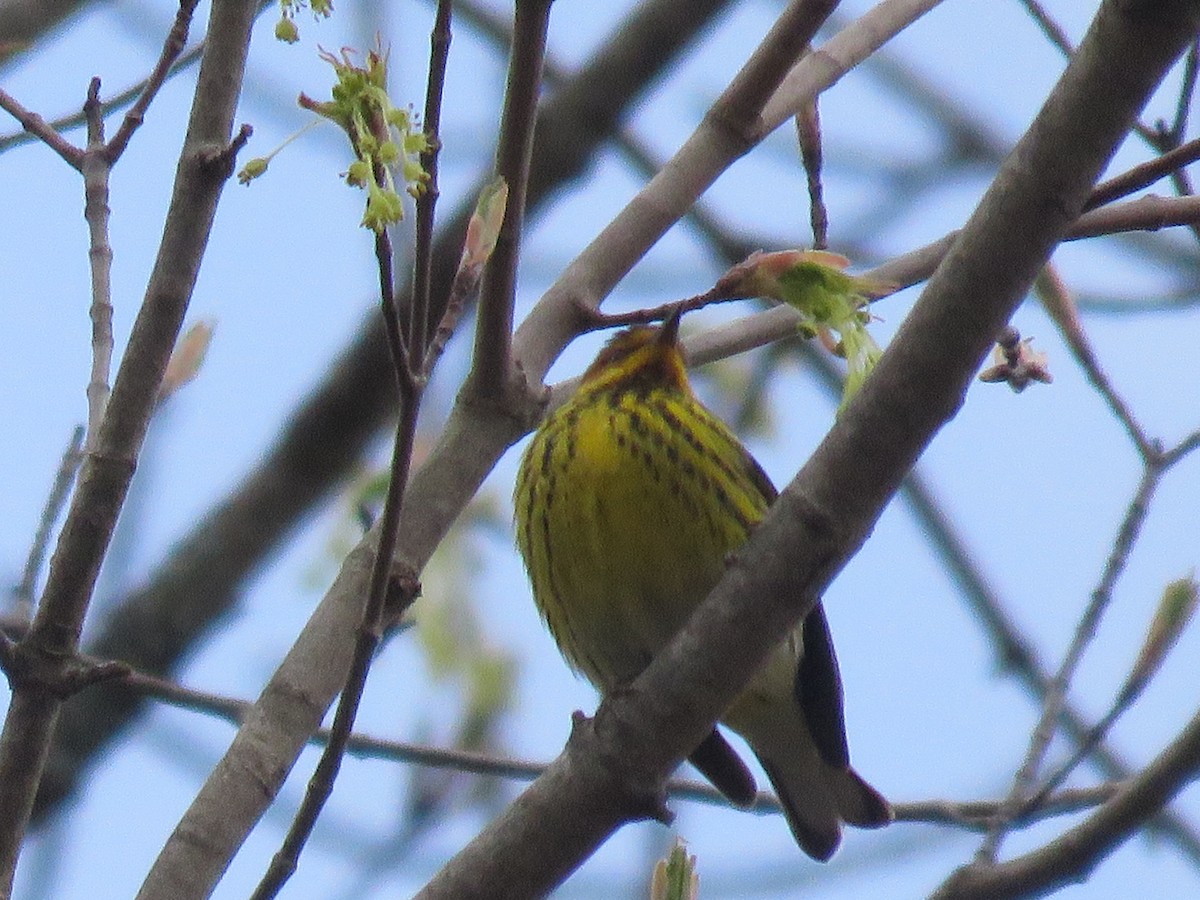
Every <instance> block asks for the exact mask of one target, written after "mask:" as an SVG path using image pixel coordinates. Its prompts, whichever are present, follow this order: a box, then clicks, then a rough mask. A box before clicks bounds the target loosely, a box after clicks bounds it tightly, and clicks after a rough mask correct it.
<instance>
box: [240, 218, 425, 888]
mask: <svg viewBox="0 0 1200 900" xmlns="http://www.w3.org/2000/svg"><path fill="white" fill-rule="evenodd" d="M375 257H376V262H377V264H378V267H379V281H380V310H381V312H382V315H383V319H384V326H385V328H386V331H387V335H388V346H389V348H390V350H391V352H392V365H393V370H394V373H395V378H396V385H397V388H398V389H399V394H400V410H399V413H400V414H399V421H398V423H397V426H396V435H395V442H394V444H393V448H392V462H391V471H390V474H389V478H388V489H387V495H386V498H385V500H384V505H383V512H382V514H381V515H380V530H379V541H378V544H377V545H376V550H375V558H374V561H373V563H372V566H371V580H370V585H369V587H368V590H367V599H366V603H365V604H364V607H363V614H362V621H361V623H360V624H359V627H358V631H357V634H356V635H355V642H354V655H353V657H352V660H351V663H350V669H349V671H348V672H347V675H346V684H345V687H344V688H343V689H342V693H341V697H340V699H339V700H338V706H337V711H336V713H334V718H333V727H332V728H331V729H330V735H329V742H328V743H327V744H326V746H325V750H324V752H323V753H322V754H321V759H320V761H319V762H318V763H317V767H316V770H315V771H314V772H313V775H312V777H311V778H310V779H309V782H308V789H307V790H306V791H305V793H304V800H303V802H302V803H301V804H300V808H299V809H298V810H297V811H296V816H295V818H294V819H293V821H292V825H291V827H290V828H289V829H288V833H287V835H286V836H285V838H284V840H283V844H282V845H281V846H280V848H279V850H278V851H277V852H276V853H275V855H274V856H273V857H272V859H271V864H270V866H269V867H268V868H267V871H266V873H265V874H264V875H263V878H262V880H261V881H260V882H259V884H258V886H257V887H256V888H255V890H254V893H253V894H252V895H251V898H252V900H269V898H273V897H276V896H278V894H279V891H280V890H282V889H283V886H284V884H286V883H287V880H288V879H289V878H290V877H291V876H292V874H293V873H294V872H295V871H296V867H297V865H298V864H299V860H300V854H301V853H302V852H303V850H304V846H305V844H307V843H308V839H309V837H310V836H311V835H312V830H313V828H315V827H316V824H317V819H318V818H319V817H320V815H321V811H322V810H323V809H324V808H325V804H326V802H327V801H328V800H329V797H330V796H331V794H332V793H333V785H334V782H335V781H336V780H337V776H338V772H339V770H340V769H341V764H342V759H343V757H344V756H345V752H346V747H347V744H348V742H349V739H350V733H351V731H352V730H353V728H354V719H355V717H356V716H357V714H358V706H359V703H360V702H361V700H362V694H363V690H364V688H365V687H366V683H367V675H368V674H369V673H370V669H371V660H372V659H373V658H374V656H375V651H376V649H377V648H378V647H379V642H380V640H381V639H382V637H383V631H384V615H385V609H386V607H387V605H388V601H389V599H396V600H397V601H398V602H397V603H396V606H397V609H396V610H395V614H396V615H399V614H400V613H402V612H403V611H404V609H406V608H407V607H408V605H409V604H411V603H412V601H413V600H415V599H416V598H417V595H418V593H419V590H420V588H419V585H418V584H417V580H416V576H415V574H411V573H410V574H408V575H403V574H401V573H396V572H395V571H394V570H393V558H394V554H395V548H396V539H397V536H398V534H399V528H400V510H401V505H402V503H403V500H404V490H405V487H406V486H407V484H408V473H409V468H410V466H411V463H412V450H413V443H414V441H415V438H416V430H417V412H418V410H419V408H420V401H421V393H422V383H421V382H420V380H419V379H418V378H416V377H415V376H414V373H413V372H412V370H411V368H410V366H411V363H410V357H409V354H408V347H407V345H406V343H405V341H404V338H403V325H402V323H401V319H400V312H399V310H398V309H397V307H396V302H395V287H394V284H395V279H394V273H393V271H392V259H393V255H392V242H391V239H390V238H389V237H388V232H387V230H386V229H381V230H380V231H378V232H376V234H375Z"/></svg>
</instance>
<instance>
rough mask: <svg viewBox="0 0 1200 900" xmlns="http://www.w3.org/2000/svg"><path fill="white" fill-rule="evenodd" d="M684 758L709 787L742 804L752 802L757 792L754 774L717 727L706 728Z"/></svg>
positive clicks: (736, 803) (745, 804) (745, 805)
mask: <svg viewBox="0 0 1200 900" xmlns="http://www.w3.org/2000/svg"><path fill="white" fill-rule="evenodd" d="M688 762H690V763H691V764H692V765H693V766H695V767H696V768H697V769H698V770H699V771H700V774H701V775H703V776H704V777H705V778H707V779H708V780H709V781H711V782H712V784H713V787H715V788H716V789H717V790H718V791H720V792H721V793H722V794H724V795H725V797H726V799H728V800H729V802H730V803H733V804H735V805H737V806H742V807H748V806H750V805H752V804H753V803H754V798H755V796H756V795H757V793H758V785H757V784H755V782H754V776H753V775H751V774H750V770H749V769H747V768H746V764H745V763H744V762H742V758H741V757H740V756H738V754H737V751H736V750H734V749H733V748H732V747H730V746H729V742H728V741H726V740H725V738H724V737H722V736H721V732H719V731H717V729H715V728H714V729H713V730H712V731H711V732H709V735H708V737H706V738H705V739H704V742H703V743H702V744H700V746H699V747H697V748H696V749H695V750H693V751H692V754H691V756H689V757H688Z"/></svg>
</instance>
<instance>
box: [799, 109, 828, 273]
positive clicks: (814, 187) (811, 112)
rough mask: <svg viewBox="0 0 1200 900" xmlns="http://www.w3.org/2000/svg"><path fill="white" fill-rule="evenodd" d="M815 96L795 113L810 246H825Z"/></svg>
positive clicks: (818, 129)
mask: <svg viewBox="0 0 1200 900" xmlns="http://www.w3.org/2000/svg"><path fill="white" fill-rule="evenodd" d="M817 103H818V101H817V98H816V97H814V98H813V99H812V101H811V102H809V103H808V104H806V105H805V106H804V108H803V109H801V110H800V112H798V113H796V134H797V136H798V137H799V139H800V157H801V159H802V160H803V162H804V176H805V179H806V180H807V182H808V216H809V222H810V223H811V225H812V233H813V247H814V249H817V250H824V249H826V248H827V247H828V246H829V213H828V212H827V211H826V210H825V197H824V193H825V192H824V189H823V187H822V185H821V165H822V154H821V111H820V107H819V106H818V105H817Z"/></svg>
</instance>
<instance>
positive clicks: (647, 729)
mask: <svg viewBox="0 0 1200 900" xmlns="http://www.w3.org/2000/svg"><path fill="white" fill-rule="evenodd" d="M1198 24H1200V9H1198V8H1197V6H1196V4H1194V3H1184V2H1180V0H1172V2H1165V0H1164V2H1156V3H1155V2H1145V3H1142V4H1139V5H1137V6H1135V7H1133V6H1130V5H1129V4H1125V3H1120V2H1114V0H1109V2H1106V3H1105V4H1104V5H1103V6H1102V7H1101V9H1100V11H1099V13H1098V14H1097V17H1096V20H1095V23H1094V24H1093V27H1092V29H1091V30H1090V31H1089V34H1088V37H1087V38H1086V39H1085V41H1084V43H1083V45H1082V46H1081V48H1080V51H1079V53H1078V54H1077V55H1076V57H1075V58H1074V60H1072V62H1071V64H1070V65H1069V66H1068V68H1067V71H1066V73H1065V74H1064V75H1063V78H1062V80H1061V81H1060V82H1059V84H1058V86H1057V87H1056V88H1055V90H1054V91H1053V92H1052V93H1051V95H1050V97H1049V98H1048V100H1047V101H1046V104H1045V105H1044V106H1043V108H1042V111H1041V112H1040V113H1039V115H1038V117H1037V118H1036V119H1035V121H1034V123H1033V125H1032V127H1031V128H1030V130H1029V131H1028V132H1027V133H1026V135H1025V137H1024V138H1022V140H1021V141H1020V142H1019V143H1018V145H1017V147H1016V148H1015V149H1014V151H1013V153H1012V154H1010V155H1009V157H1008V158H1007V159H1006V160H1005V163H1004V165H1003V166H1002V167H1001V169H1000V172H999V173H998V175H997V177H996V179H995V181H994V182H993V184H992V186H991V188H990V189H989V190H988V192H987V194H986V195H985V196H984V198H983V200H982V201H981V203H980V205H979V207H978V208H977V210H976V212H975V213H974V215H972V217H971V219H970V220H969V222H968V223H967V225H966V226H965V227H964V229H963V231H962V233H961V235H960V236H959V239H958V240H957V241H956V242H955V246H954V248H953V249H952V250H951V251H950V253H949V255H948V256H947V258H946V259H945V261H944V262H943V263H942V265H941V266H940V267H939V268H938V271H937V272H936V273H935V274H934V277H933V278H932V280H931V281H930V283H929V286H928V287H927V288H926V290H925V292H924V294H923V295H922V297H921V299H920V300H919V301H918V303H917V305H916V306H915V307H914V309H913V311H912V313H911V314H910V315H909V316H908V318H907V319H906V321H905V323H904V324H903V326H902V327H901V329H900V332H899V334H898V335H897V336H896V338H895V339H894V341H893V342H892V344H891V346H890V347H889V348H888V350H887V352H886V353H885V354H884V357H883V359H882V361H881V362H880V363H879V365H878V367H877V368H876V370H875V371H874V373H873V374H872V375H871V377H870V378H868V379H867V382H866V384H865V385H864V387H863V389H862V390H861V391H860V393H859V394H858V395H857V396H856V398H855V399H854V400H853V401H852V402H851V403H850V405H849V406H848V407H847V408H846V410H845V411H844V412H843V414H842V415H841V416H840V417H839V419H838V421H837V423H836V424H835V425H834V427H833V429H832V430H831V431H830V433H829V435H828V436H827V437H826V439H825V440H824V441H823V442H822V444H821V446H820V447H819V448H818V450H817V451H816V453H815V454H814V455H813V457H812V458H811V459H810V460H809V462H808V463H807V464H806V465H805V466H804V468H803V469H802V470H801V471H800V473H799V474H798V475H797V476H796V478H795V479H794V480H793V482H792V483H791V484H790V485H789V486H788V488H787V489H786V490H785V491H784V492H783V493H782V494H781V495H780V498H779V501H778V502H777V503H776V504H775V505H774V506H773V507H772V508H771V510H770V512H769V513H768V515H767V518H766V520H765V521H764V523H763V524H762V526H761V527H760V528H759V529H757V530H756V531H755V533H754V535H753V536H752V537H751V539H750V542H749V543H748V544H747V545H746V547H745V549H744V550H743V552H742V553H740V554H739V557H738V559H737V560H736V562H735V563H734V564H733V565H732V566H731V568H730V569H729V570H728V571H727V573H726V575H725V577H724V578H723V579H722V580H721V582H720V584H719V585H718V586H717V588H716V589H715V590H714V591H713V593H712V595H710V597H709V598H708V599H707V600H706V601H705V602H704V604H703V605H702V606H701V607H700V608H699V609H698V610H697V612H696V614H695V615H694V616H693V617H692V619H691V621H690V622H689V624H688V625H687V626H686V627H685V628H684V629H683V631H682V632H681V633H680V634H678V635H677V636H676V638H675V639H674V640H672V641H671V643H670V644H669V645H668V646H667V647H666V648H665V649H664V650H663V651H662V652H661V653H659V654H658V656H656V657H655V659H654V661H653V662H652V663H651V664H650V666H649V667H648V668H647V669H646V670H645V672H643V673H642V675H641V676H640V677H639V678H638V679H637V680H636V681H635V682H634V683H633V684H632V685H631V686H630V688H629V689H628V690H627V691H623V692H620V693H617V694H613V695H610V696H609V698H607V699H606V700H605V701H604V703H602V704H601V707H600V710H599V711H598V712H597V715H596V718H595V720H594V721H592V722H591V723H584V724H581V725H580V726H579V727H577V728H576V729H575V730H574V732H573V734H572V737H571V740H570V741H569V742H568V745H567V748H566V750H565V751H564V753H563V755H562V756H560V757H559V759H558V760H556V761H555V763H554V764H552V765H551V767H550V768H549V769H548V770H547V772H546V774H545V775H543V776H542V777H541V778H539V779H538V780H537V781H536V782H534V784H533V785H532V786H531V787H530V788H529V789H528V790H526V791H525V793H524V794H522V795H521V797H520V798H518V799H517V801H515V802H514V803H513V804H512V805H511V806H510V807H509V808H508V809H507V810H506V811H505V812H504V813H503V814H502V815H501V816H500V817H499V818H498V819H496V820H494V821H493V822H492V823H491V824H490V825H489V826H488V827H487V828H485V829H484V831H483V832H482V833H481V834H480V835H479V837H477V838H476V839H475V840H474V841H473V842H472V843H471V844H470V845H469V846H468V847H467V848H465V849H464V850H463V851H462V852H461V853H459V854H458V855H457V856H456V857H455V858H454V859H453V860H451V861H450V863H448V864H447V866H446V867H445V868H444V869H443V870H442V871H441V872H440V873H439V874H438V876H436V877H435V879H434V880H433V881H432V882H430V884H429V885H427V887H426V889H425V890H424V891H423V892H422V894H421V895H420V896H422V897H424V898H435V897H456V898H461V897H476V896H478V897H482V896H490V895H494V894H489V889H494V887H495V886H496V885H500V884H503V885H504V886H505V887H507V888H511V889H512V890H513V891H514V893H515V894H517V895H535V894H541V893H545V892H546V891H547V890H549V889H550V888H551V887H552V886H553V885H554V884H556V883H557V882H558V881H559V880H560V879H561V878H563V877H565V875H566V874H567V873H568V872H569V871H571V870H572V869H573V868H574V866H576V865H578V864H579V862H581V861H582V860H583V859H584V858H585V857H586V855H587V854H588V853H590V852H591V850H592V848H594V847H595V846H596V845H598V844H599V843H600V842H601V841H603V840H604V839H605V838H606V837H607V836H608V835H609V834H610V833H611V832H612V831H613V830H614V829H615V828H616V827H617V826H618V825H619V824H621V823H622V822H624V821H627V820H629V819H630V818H633V817H636V816H637V815H638V813H639V807H638V806H636V805H633V804H631V800H639V799H640V800H641V801H643V804H644V805H643V807H642V808H641V814H643V815H644V814H645V813H646V812H647V811H648V810H649V808H650V804H651V803H652V801H653V799H654V798H655V797H656V795H657V794H656V792H657V791H658V790H660V789H661V785H662V784H663V783H664V781H665V779H666V777H667V776H668V775H669V773H670V772H671V771H673V769H674V767H675V766H676V765H677V764H678V763H679V761H680V760H681V759H682V758H683V757H684V756H685V755H686V754H687V753H688V752H689V751H690V750H691V749H692V748H694V747H695V746H696V745H697V744H699V742H700V741H701V739H702V738H703V737H704V735H705V734H706V733H707V731H708V729H709V728H711V723H712V722H713V721H715V720H716V719H717V717H718V716H719V715H720V714H721V713H722V712H723V711H724V709H725V708H726V707H727V706H728V704H729V703H730V702H731V701H732V700H733V699H734V697H735V696H736V695H737V693H738V691H739V690H740V689H741V686H742V685H744V684H745V683H746V682H747V681H748V680H749V678H750V677H751V676H752V675H753V674H754V673H755V672H756V671H757V670H758V668H759V666H760V665H761V663H762V661H763V659H765V657H766V655H767V653H768V652H769V651H770V650H771V649H772V647H773V646H774V645H775V643H776V642H777V641H778V640H779V639H780V638H781V636H782V635H783V634H785V633H786V632H787V631H788V630H789V629H790V628H792V627H793V626H794V624H795V622H796V621H797V620H798V619H799V618H801V617H802V616H803V615H804V614H805V613H806V612H807V611H808V610H809V609H811V608H812V606H813V604H814V603H815V602H816V600H817V597H818V596H819V594H820V592H821V591H822V590H823V589H824V587H825V586H826V585H827V584H828V583H829V581H830V580H831V579H832V577H833V576H834V575H835V574H836V572H837V571H838V570H839V569H840V568H841V566H842V565H844V564H845V562H846V560H847V559H849V557H850V556H851V555H852V554H853V553H854V551H855V550H856V549H857V548H858V546H860V545H861V543H862V542H863V541H864V540H865V539H866V536H867V534H868V532H869V531H870V528H871V527H872V525H873V524H874V522H875V520H876V518H877V517H878V515H879V514H880V513H881V511H882V509H883V507H884V506H885V504H886V503H887V502H888V501H889V499H890V498H891V496H892V494H893V493H894V492H895V491H896V489H897V488H898V487H899V484H900V482H901V480H902V479H903V477H904V476H905V475H906V474H907V472H908V470H909V469H910V468H911V466H912V464H913V463H914V462H915V460H916V458H917V456H918V454H919V453H920V452H921V450H922V449H923V448H924V447H925V446H926V445H927V444H928V442H929V441H930V440H931V439H932V437H933V435H934V434H935V433H936V432H937V430H938V429H939V428H941V427H942V426H943V425H944V424H945V423H946V422H947V421H948V420H949V419H950V418H951V416H953V414H954V413H955V412H956V411H957V409H958V408H959V406H960V405H961V404H962V400H963V396H964V394H965V391H966V389H967V387H968V385H969V384H970V383H971V382H972V380H973V378H974V375H975V372H976V370H977V367H978V366H979V364H980V362H981V361H982V359H983V357H984V355H985V354H986V352H987V351H988V349H989V348H990V346H991V344H992V341H993V340H994V338H995V335H996V334H997V333H998V331H999V329H1000V327H1001V326H1002V325H1003V324H1004V322H1005V321H1006V320H1007V319H1008V317H1009V315H1011V313H1012V311H1013V310H1014V309H1015V308H1016V306H1017V305H1018V304H1019V303H1020V301H1021V300H1022V299H1023V297H1024V295H1025V292H1026V290H1027V289H1028V287H1029V285H1030V283H1032V280H1033V278H1034V276H1035V275H1036V274H1037V272H1038V270H1039V269H1040V268H1041V266H1042V265H1043V264H1044V263H1045V260H1046V259H1047V258H1048V257H1049V254H1050V251H1051V250H1052V249H1053V247H1054V246H1055V244H1056V243H1057V242H1058V241H1059V240H1060V239H1061V238H1062V236H1063V235H1064V234H1065V233H1066V230H1067V227H1068V226H1069V224H1070V222H1071V221H1072V220H1073V219H1074V218H1075V217H1076V216H1077V215H1078V214H1079V211H1080V210H1081V209H1082V207H1083V204H1084V202H1085V201H1086V199H1087V196H1088V192H1089V190H1090V187H1091V184H1092V183H1093V182H1094V181H1095V179H1096V177H1097V175H1098V174H1099V172H1100V171H1101V170H1102V168H1103V166H1104V165H1105V164H1106V163H1107V161H1108V159H1109V158H1110V157H1111V155H1112V153H1113V152H1114V150H1115V148H1116V146H1117V145H1118V143H1119V142H1120V141H1121V139H1122V138H1123V137H1124V135H1125V133H1126V131H1127V130H1128V127H1129V124H1130V123H1131V122H1132V121H1133V119H1134V117H1135V116H1136V115H1137V113H1138V111H1139V110H1140V109H1141V107H1142V105H1143V104H1144V103H1145V101H1146V99H1147V98H1148V97H1149V95H1150V93H1151V91H1152V90H1153V89H1154V87H1155V86H1156V85H1157V83H1158V81H1159V80H1160V79H1161V78H1162V77H1163V75H1164V74H1165V73H1166V71H1167V70H1168V68H1169V67H1170V65H1171V64H1172V62H1173V61H1174V60H1175V59H1176V57H1177V56H1178V54H1179V53H1180V52H1181V51H1182V49H1183V47H1184V45H1185V44H1186V42H1187V41H1188V40H1189V39H1190V37H1191V36H1192V35H1193V34H1194V32H1195V30H1196V27H1197V25H1198ZM968 298H969V299H968ZM731 648H737V652H731Z"/></svg>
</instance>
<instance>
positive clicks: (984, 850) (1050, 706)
mask: <svg viewBox="0 0 1200 900" xmlns="http://www.w3.org/2000/svg"><path fill="white" fill-rule="evenodd" d="M1161 474H1162V468H1161V464H1157V463H1154V462H1147V463H1146V466H1145V470H1144V472H1143V474H1142V479H1141V481H1140V483H1139V484H1138V487H1137V490H1136V492H1135V493H1134V496H1133V499H1132V500H1130V502H1129V507H1128V509H1126V511H1125V517H1124V519H1123V520H1122V522H1121V526H1120V528H1119V529H1118V530H1117V536H1116V539H1115V540H1114V541H1113V547H1112V551H1111V553H1110V554H1109V557H1108V560H1107V562H1106V563H1105V565H1104V571H1103V573H1102V574H1101V576H1100V582H1099V584H1097V585H1096V588H1095V590H1093V591H1092V597H1091V600H1090V601H1089V603H1088V605H1087V608H1086V609H1085V610H1084V612H1083V615H1082V616H1081V617H1080V620H1079V624H1078V625H1077V626H1076V628H1075V634H1074V637H1073V638H1072V640H1071V644H1070V646H1069V647H1068V648H1067V652H1066V655H1065V656H1064V657H1063V661H1062V664H1061V665H1060V666H1059V668H1058V671H1057V672H1056V673H1055V674H1054V678H1053V679H1051V682H1050V686H1049V689H1048V690H1047V691H1046V698H1045V701H1044V704H1043V706H1042V715H1041V718H1039V720H1038V723H1037V726H1036V727H1035V728H1034V730H1033V734H1032V736H1031V737H1030V741H1029V749H1028V751H1027V753H1026V755H1025V760H1024V762H1023V763H1022V764H1021V767H1020V769H1019V770H1018V771H1017V775H1016V777H1015V778H1014V779H1013V785H1012V789H1011V790H1010V792H1009V795H1008V798H1007V799H1006V800H1005V803H1004V805H1003V806H1002V808H1001V810H1000V812H999V813H998V814H997V816H996V818H995V819H994V820H993V822H992V825H991V827H990V828H989V829H988V834H987V837H986V839H985V840H984V842H983V844H982V845H981V846H980V848H979V851H978V852H977V854H976V857H975V858H976V861H977V862H981V863H991V862H994V861H995V859H996V854H997V852H998V851H999V848H1000V844H1001V842H1002V841H1003V839H1004V832H1005V829H1006V828H1007V827H1008V824H1009V821H1010V820H1011V817H1012V816H1013V815H1015V814H1016V813H1017V811H1019V810H1020V808H1021V806H1022V805H1023V804H1024V802H1025V799H1026V797H1027V796H1028V795H1029V792H1030V790H1031V787H1032V785H1033V782H1034V779H1036V778H1037V773H1038V769H1039V768H1040V767H1041V764H1042V760H1043V759H1044V757H1045V754H1046V750H1047V748H1048V747H1049V746H1050V741H1051V739H1052V738H1053V736H1054V731H1055V723H1056V722H1057V720H1058V716H1059V714H1060V712H1061V710H1062V706H1063V703H1064V701H1065V698H1066V694H1067V690H1068V688H1069V687H1070V684H1071V680H1072V678H1073V677H1074V675H1075V670H1076V668H1078V665H1079V661H1080V659H1081V658H1082V657H1083V652H1084V650H1085V649H1087V646H1088V645H1089V644H1090V643H1091V640H1092V638H1093V637H1094V636H1095V634H1096V628H1097V627H1098V626H1099V624H1100V619H1101V617H1102V616H1103V615H1104V612H1105V611H1106V610H1107V609H1108V606H1109V604H1110V603H1111V602H1112V593H1113V588H1114V587H1115V586H1116V583H1117V579H1118V578H1119V577H1120V575H1121V573H1122V572H1124V571H1125V567H1126V565H1127V563H1128V561H1129V555H1130V553H1131V552H1132V550H1133V545H1134V543H1135V542H1136V541H1137V538H1138V535H1139V534H1140V532H1141V528H1142V525H1143V524H1144V522H1145V520H1146V514H1147V512H1148V511H1149V504H1150V500H1151V498H1152V497H1153V495H1154V490H1155V488H1157V487H1158V483H1159V480H1160V477H1161Z"/></svg>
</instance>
